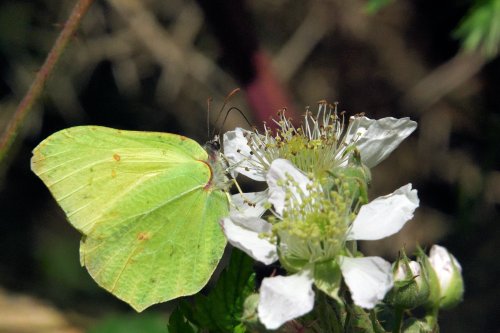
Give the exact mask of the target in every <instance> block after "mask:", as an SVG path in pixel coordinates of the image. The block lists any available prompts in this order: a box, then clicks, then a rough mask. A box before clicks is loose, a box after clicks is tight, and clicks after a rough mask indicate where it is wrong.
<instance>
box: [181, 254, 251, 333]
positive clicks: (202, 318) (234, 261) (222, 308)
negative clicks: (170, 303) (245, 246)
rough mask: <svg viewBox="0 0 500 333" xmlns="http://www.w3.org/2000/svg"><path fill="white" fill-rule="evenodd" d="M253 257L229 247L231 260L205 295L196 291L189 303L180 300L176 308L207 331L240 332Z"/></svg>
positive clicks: (242, 326) (248, 290) (248, 293)
mask: <svg viewBox="0 0 500 333" xmlns="http://www.w3.org/2000/svg"><path fill="white" fill-rule="evenodd" d="M252 265H253V260H252V259H251V258H250V257H249V256H247V255H246V254H245V253H243V252H241V251H240V250H237V249H233V252H232V254H231V260H230V263H229V265H228V267H226V269H225V270H224V271H223V272H222V274H221V275H220V278H219V280H218V281H217V284H216V286H215V288H214V289H212V290H211V291H210V292H209V294H208V295H207V296H205V295H202V294H197V295H196V296H194V299H193V300H192V302H188V301H182V302H181V304H180V310H181V312H182V313H183V314H184V316H186V318H188V320H189V321H190V322H192V323H194V324H195V325H196V326H198V327H199V328H200V329H205V330H208V331H210V332H221V333H242V332H245V326H244V324H242V322H241V318H242V316H243V304H244V302H245V299H246V298H247V297H248V296H249V295H250V294H252V293H253V291H254V288H255V274H254V272H253V267H252Z"/></svg>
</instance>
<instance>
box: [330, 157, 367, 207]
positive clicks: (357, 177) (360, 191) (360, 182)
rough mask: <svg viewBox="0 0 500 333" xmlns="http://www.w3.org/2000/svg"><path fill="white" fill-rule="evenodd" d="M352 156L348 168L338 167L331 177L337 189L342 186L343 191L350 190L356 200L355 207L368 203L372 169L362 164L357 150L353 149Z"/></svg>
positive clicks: (331, 173) (331, 172)
mask: <svg viewBox="0 0 500 333" xmlns="http://www.w3.org/2000/svg"><path fill="white" fill-rule="evenodd" d="M352 150H353V151H352V156H351V157H350V158H349V162H348V164H347V166H342V167H337V168H335V169H333V170H331V171H330V172H329V173H330V176H331V177H332V178H333V180H334V182H333V183H334V184H333V186H332V187H333V190H335V187H340V186H342V191H344V192H345V191H346V190H348V191H349V193H350V195H351V196H352V197H353V198H355V200H354V201H353V207H356V206H358V207H359V206H361V205H364V204H366V203H368V187H369V185H370V183H371V172H370V169H369V168H368V167H367V166H366V165H364V164H363V162H361V155H360V153H359V151H358V150H357V149H356V148H353V149H352Z"/></svg>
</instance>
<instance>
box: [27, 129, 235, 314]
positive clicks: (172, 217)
mask: <svg viewBox="0 0 500 333" xmlns="http://www.w3.org/2000/svg"><path fill="white" fill-rule="evenodd" d="M214 158H215V157H214V156H212V154H211V155H209V154H208V153H207V152H206V151H205V150H204V149H203V148H202V147H201V146H200V145H199V144H198V143H196V142H195V141H193V140H191V139H188V138H186V137H183V136H179V135H175V134H169V133H154V132H134V131H120V130H115V129H111V128H105V127H98V126H80V127H73V128H68V129H65V130H62V131H59V132H57V133H55V134H53V135H51V136H50V137H48V138H47V139H45V140H44V141H43V142H42V143H40V144H39V145H38V146H37V147H36V148H35V149H34V151H33V157H32V159H31V168H32V170H33V172H35V173H36V174H37V175H38V176H39V177H40V178H41V179H42V180H43V182H44V183H45V185H46V186H47V187H48V188H49V189H50V192H51V193H52V195H53V196H54V198H55V199H56V200H57V202H58V203H59V205H60V206H61V207H62V209H63V210H64V212H65V213H66V216H67V218H68V220H69V222H70V223H71V224H72V225H73V226H74V227H75V228H76V229H78V230H79V231H80V232H81V233H82V234H83V237H82V241H81V243H80V261H81V263H82V265H84V266H85V267H86V268H87V270H88V272H89V273H90V275H91V276H92V277H93V278H94V280H95V281H96V282H97V283H98V284H99V285H100V286H101V287H103V288H105V289H106V290H108V291H110V292H111V293H112V294H113V295H115V296H116V297H118V298H120V299H122V300H124V301H125V302H127V303H129V304H130V305H131V306H132V307H133V308H134V309H136V310H137V311H142V310H144V309H145V308H147V307H148V306H150V305H152V304H155V303H160V302H165V301H168V300H171V299H174V298H177V297H180V296H186V295H192V294H195V293H197V292H198V291H200V290H201V289H202V288H203V287H204V286H205V284H206V283H207V282H208V280H209V279H210V277H211V275H212V273H213V272H214V270H215V268H216V267H217V264H218V263H219V261H220V258H221V257H222V254H223V252H224V248H225V245H226V239H225V237H224V234H223V232H222V230H221V228H220V226H219V223H218V221H219V219H220V218H221V217H223V216H225V215H227V213H228V199H227V195H226V193H225V192H224V191H223V190H221V189H220V188H221V187H218V186H217V185H218V184H213V182H214V179H216V178H218V177H214V168H213V166H215V167H216V168H217V167H219V166H218V164H217V163H218V162H217V161H215V160H214ZM219 168H220V167H219Z"/></svg>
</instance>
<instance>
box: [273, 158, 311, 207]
mask: <svg viewBox="0 0 500 333" xmlns="http://www.w3.org/2000/svg"><path fill="white" fill-rule="evenodd" d="M289 177H290V178H292V179H293V180H294V181H295V182H296V183H297V186H298V189H297V188H296V187H293V186H292V187H290V186H286V185H283V184H280V182H285V181H287V180H288V178H289ZM266 180H267V184H268V186H269V202H270V203H271V204H273V206H274V209H275V211H276V212H277V213H278V214H279V215H282V214H283V208H284V206H285V196H286V193H287V190H288V191H291V193H292V195H294V196H295V197H296V198H297V199H299V200H300V198H301V197H302V196H307V195H308V193H309V190H308V189H307V187H308V185H309V184H310V183H311V181H310V180H309V178H307V176H306V175H304V174H303V173H302V171H300V170H299V169H297V168H296V167H295V166H294V165H293V164H292V162H290V161H288V160H285V159H276V160H274V161H273V163H271V167H270V168H269V172H268V173H267V176H266ZM299 189H300V191H299ZM299 192H302V194H301V193H299Z"/></svg>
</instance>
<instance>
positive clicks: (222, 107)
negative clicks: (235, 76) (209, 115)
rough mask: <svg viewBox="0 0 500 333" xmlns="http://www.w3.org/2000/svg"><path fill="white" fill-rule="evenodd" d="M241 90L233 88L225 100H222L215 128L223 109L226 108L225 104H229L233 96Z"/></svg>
mask: <svg viewBox="0 0 500 333" xmlns="http://www.w3.org/2000/svg"><path fill="white" fill-rule="evenodd" d="M240 90H241V89H240V88H235V89H233V90H232V91H231V92H230V93H229V94H228V95H227V96H226V98H224V103H223V104H222V106H221V108H220V110H219V113H218V114H217V119H215V122H214V124H215V128H216V127H217V123H218V122H219V119H220V116H221V114H222V112H223V111H224V108H225V107H226V105H227V103H228V102H229V100H230V99H231V98H232V97H233V96H234V95H236V94H237V93H238V92H239V91H240ZM215 128H214V133H215Z"/></svg>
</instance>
